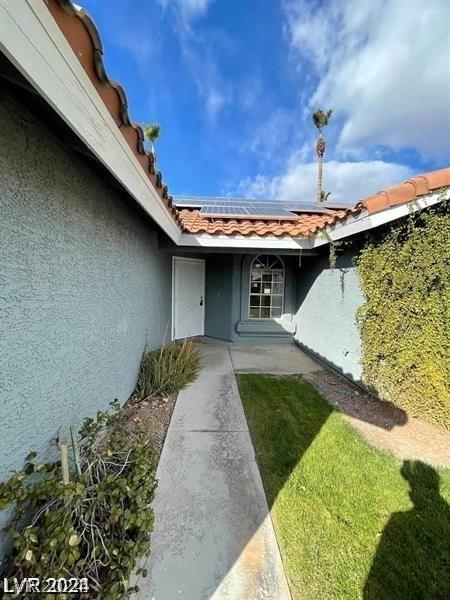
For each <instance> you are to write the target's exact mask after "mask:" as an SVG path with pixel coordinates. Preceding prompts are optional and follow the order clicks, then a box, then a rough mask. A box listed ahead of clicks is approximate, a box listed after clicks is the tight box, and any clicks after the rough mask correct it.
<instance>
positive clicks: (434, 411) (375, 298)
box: [358, 203, 450, 430]
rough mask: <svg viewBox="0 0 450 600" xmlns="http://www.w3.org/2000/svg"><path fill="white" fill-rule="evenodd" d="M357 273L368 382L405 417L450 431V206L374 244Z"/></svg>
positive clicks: (410, 222) (362, 257)
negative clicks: (396, 406)
mask: <svg viewBox="0 0 450 600" xmlns="http://www.w3.org/2000/svg"><path fill="white" fill-rule="evenodd" d="M358 270H359V274H360V280H361V286H362V291H363V293H364V296H365V304H364V305H363V306H362V307H361V308H360V310H359V311H358V320H359V325H360V330H361V339H362V366H363V377H364V380H365V381H366V383H368V384H370V385H371V386H373V387H374V388H375V389H376V390H377V391H378V393H379V395H380V396H381V397H382V398H384V399H387V400H390V401H392V402H393V403H394V404H396V405H398V406H399V407H400V408H402V409H404V410H405V412H406V413H408V414H410V415H413V416H418V417H421V418H423V419H425V420H428V421H430V422H433V423H435V424H437V425H440V426H441V427H444V428H446V429H449V430H450V381H449V377H450V343H449V331H450V214H449V205H448V203H446V204H444V203H443V204H442V205H441V206H440V207H439V208H436V209H434V210H431V211H429V212H428V213H422V214H420V215H419V216H418V217H416V219H413V218H412V217H411V218H410V219H409V220H408V221H407V222H406V223H402V224H400V225H397V226H395V227H393V228H391V230H390V231H389V232H388V233H387V234H386V236H385V238H384V239H382V240H381V241H380V240H378V241H377V240H373V241H372V242H371V243H369V244H368V245H367V247H366V248H365V249H363V251H362V252H361V255H360V257H359V262H358Z"/></svg>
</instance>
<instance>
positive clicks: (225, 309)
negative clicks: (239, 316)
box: [205, 254, 234, 341]
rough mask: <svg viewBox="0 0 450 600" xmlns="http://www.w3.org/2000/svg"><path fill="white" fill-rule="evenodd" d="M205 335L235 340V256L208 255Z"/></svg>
mask: <svg viewBox="0 0 450 600" xmlns="http://www.w3.org/2000/svg"><path fill="white" fill-rule="evenodd" d="M205 279H206V293H205V335H207V336H209V337H214V338H219V339H222V340H227V341H232V340H233V332H234V327H233V317H232V306H233V302H232V297H233V291H232V290H233V281H232V279H233V256H232V255H231V254H208V255H207V256H206V277H205Z"/></svg>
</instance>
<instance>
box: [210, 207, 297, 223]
mask: <svg viewBox="0 0 450 600" xmlns="http://www.w3.org/2000/svg"><path fill="white" fill-rule="evenodd" d="M200 214H201V215H203V216H205V217H207V216H210V217H227V218H230V217H240V218H243V217H245V218H247V219H255V218H258V219H261V218H262V219H264V218H267V219H283V220H286V219H288V220H296V219H297V216H296V215H294V214H292V213H291V212H289V211H288V210H285V209H283V208H278V207H267V206H265V205H259V206H255V205H253V206H251V205H245V206H243V205H242V203H241V205H240V206H220V205H214V206H203V207H202V209H201V211H200Z"/></svg>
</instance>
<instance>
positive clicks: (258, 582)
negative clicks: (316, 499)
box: [136, 340, 290, 600]
mask: <svg viewBox="0 0 450 600" xmlns="http://www.w3.org/2000/svg"><path fill="white" fill-rule="evenodd" d="M202 354H203V357H204V359H205V360H204V361H203V364H204V365H205V366H204V368H203V370H202V373H201V374H200V377H199V378H198V379H197V381H195V382H194V383H193V384H191V385H190V386H189V387H188V388H187V389H186V390H183V391H181V392H180V394H179V396H178V400H177V404H176V406H175V410H174V414H173V417H172V422H171V424H170V427H169V431H168V434H167V437H166V441H165V444H164V448H163V451H162V454H161V459H160V462H159V466H158V472H157V477H158V479H159V485H158V488H157V491H156V495H155V500H154V502H153V508H154V511H155V529H154V532H153V534H152V538H151V549H152V554H151V556H150V558H149V560H148V562H147V565H146V566H147V569H148V571H149V576H148V577H147V578H145V579H142V578H140V580H139V581H138V582H137V583H138V585H139V587H140V588H141V589H140V591H139V593H138V594H137V596H136V597H137V598H138V599H139V600H144V599H145V600H150V599H152V598H154V599H155V600H175V599H177V598H180V599H183V600H206V599H208V600H209V599H210V598H214V599H215V600H244V599H245V600H260V599H263V598H264V599H271V600H272V599H273V600H289V599H290V593H289V588H288V584H287V581H286V576H285V574H284V570H283V565H282V562H281V557H280V553H279V549H278V545H277V541H276V537H275V533H274V529H273V525H272V521H271V518H270V514H269V510H268V506H267V502H266V497H265V494H264V489H263V485H262V481H261V477H260V474H259V470H258V467H257V464H256V461H255V456H254V450H253V446H252V443H251V439H250V435H249V432H248V428H247V423H246V420H245V416H244V412H243V409H242V405H241V401H240V397H239V394H238V390H237V385H236V381H235V378H234V373H233V369H232V363H231V359H230V356H229V351H228V347H227V345H225V344H220V343H219V344H216V343H215V342H211V341H210V340H208V341H206V342H202Z"/></svg>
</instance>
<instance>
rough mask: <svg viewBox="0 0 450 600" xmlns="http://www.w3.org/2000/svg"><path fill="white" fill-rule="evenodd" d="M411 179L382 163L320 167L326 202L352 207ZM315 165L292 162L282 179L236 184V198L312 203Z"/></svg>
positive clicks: (395, 166) (260, 178)
mask: <svg viewBox="0 0 450 600" xmlns="http://www.w3.org/2000/svg"><path fill="white" fill-rule="evenodd" d="M412 175H413V171H412V170H411V169H410V168H409V167H407V166H405V165H401V164H397V163H388V162H384V161H382V160H372V161H362V162H338V161H334V160H333V161H330V162H327V163H325V166H324V184H323V188H324V190H325V191H326V192H331V194H330V197H329V201H330V202H344V203H354V202H356V201H358V200H361V199H363V198H365V197H367V196H370V195H372V194H375V193H376V192H378V191H379V190H380V189H382V188H386V187H389V186H392V185H396V184H398V183H401V182H402V181H405V180H406V179H408V178H409V177H411V176H412ZM316 186H317V163H315V162H311V163H298V162H296V161H295V160H294V158H293V159H292V160H291V161H290V164H289V166H288V168H287V170H286V172H285V173H284V174H283V175H279V176H276V177H268V176H264V175H258V176H257V177H255V178H254V179H251V178H247V179H244V180H243V181H241V182H240V184H239V186H238V189H237V190H236V192H237V194H238V195H239V196H246V197H249V198H275V199H279V200H285V199H286V200H298V201H302V202H315V201H316V193H317V187H316Z"/></svg>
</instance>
